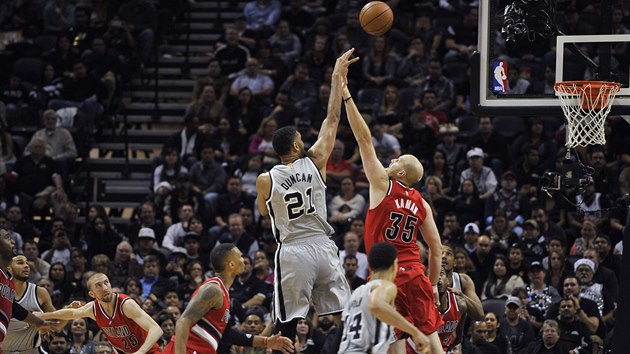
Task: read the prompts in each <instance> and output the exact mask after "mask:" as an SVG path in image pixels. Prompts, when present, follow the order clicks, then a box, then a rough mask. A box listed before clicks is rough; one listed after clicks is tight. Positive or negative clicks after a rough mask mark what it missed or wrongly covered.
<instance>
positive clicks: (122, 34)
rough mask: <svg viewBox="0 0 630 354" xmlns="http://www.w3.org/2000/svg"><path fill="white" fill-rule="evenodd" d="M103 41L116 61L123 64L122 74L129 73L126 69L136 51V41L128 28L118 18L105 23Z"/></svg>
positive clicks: (128, 69)
mask: <svg viewBox="0 0 630 354" xmlns="http://www.w3.org/2000/svg"><path fill="white" fill-rule="evenodd" d="M103 39H104V40H105V43H106V44H107V46H108V47H109V48H110V49H111V50H112V51H113V52H115V53H116V54H117V56H118V60H119V61H120V62H121V64H124V67H125V69H124V70H123V72H124V73H127V71H130V68H128V66H129V63H130V61H131V59H132V58H133V57H134V53H135V50H136V46H137V43H136V40H135V38H134V37H133V35H132V34H131V30H130V26H126V25H125V23H124V22H123V21H122V20H121V19H120V18H118V17H114V18H112V19H111V20H110V21H109V22H108V23H107V30H106V31H105V33H104V34H103Z"/></svg>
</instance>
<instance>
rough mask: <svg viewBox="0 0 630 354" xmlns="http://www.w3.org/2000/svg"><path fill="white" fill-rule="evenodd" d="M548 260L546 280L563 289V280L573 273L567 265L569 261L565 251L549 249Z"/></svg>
mask: <svg viewBox="0 0 630 354" xmlns="http://www.w3.org/2000/svg"><path fill="white" fill-rule="evenodd" d="M555 241H557V240H555ZM547 260H548V268H547V279H545V282H546V283H547V284H549V285H551V286H553V287H554V288H556V289H558V290H559V291H561V290H562V282H563V281H564V278H565V277H566V276H568V275H569V274H570V273H571V268H570V267H567V262H566V260H565V257H564V253H563V252H558V251H549V256H548V257H547ZM543 266H544V263H543Z"/></svg>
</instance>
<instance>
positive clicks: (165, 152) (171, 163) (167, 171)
mask: <svg viewBox="0 0 630 354" xmlns="http://www.w3.org/2000/svg"><path fill="white" fill-rule="evenodd" d="M162 156H163V158H164V163H162V164H161V165H159V166H157V167H156V168H155V170H153V183H152V185H153V186H157V185H158V184H160V182H168V183H170V184H171V185H173V184H174V183H175V180H176V179H177V178H178V177H179V176H180V175H182V174H188V168H186V167H185V166H182V161H181V159H180V155H179V154H178V153H177V150H175V148H172V147H170V146H167V147H164V148H163V149H162Z"/></svg>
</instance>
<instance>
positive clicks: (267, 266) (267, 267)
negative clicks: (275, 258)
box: [254, 249, 275, 285]
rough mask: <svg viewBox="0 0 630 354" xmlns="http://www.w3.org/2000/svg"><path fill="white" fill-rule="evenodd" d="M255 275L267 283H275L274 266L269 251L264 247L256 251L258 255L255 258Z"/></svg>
mask: <svg viewBox="0 0 630 354" xmlns="http://www.w3.org/2000/svg"><path fill="white" fill-rule="evenodd" d="M254 276H256V278H258V279H260V280H262V281H264V282H266V283H269V284H272V285H273V283H274V279H275V276H274V267H272V265H271V263H270V261H269V257H268V256H267V253H266V252H265V251H264V250H262V249H259V250H258V251H256V257H255V258H254Z"/></svg>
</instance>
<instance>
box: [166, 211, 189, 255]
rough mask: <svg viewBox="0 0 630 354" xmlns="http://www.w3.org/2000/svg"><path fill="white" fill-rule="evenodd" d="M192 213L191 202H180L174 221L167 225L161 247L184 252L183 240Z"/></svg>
mask: <svg viewBox="0 0 630 354" xmlns="http://www.w3.org/2000/svg"><path fill="white" fill-rule="evenodd" d="M193 215H194V210H193V206H192V205H191V204H182V205H181V206H180V207H179V209H177V218H176V219H175V221H176V223H174V224H173V225H171V226H169V227H168V229H167V230H166V234H165V235H164V240H163V241H162V247H164V248H166V249H168V250H169V251H171V252H175V251H179V252H182V253H186V249H184V248H183V243H184V242H183V241H184V236H185V235H186V232H187V231H188V226H189V225H188V222H189V221H190V219H191V218H192V217H193Z"/></svg>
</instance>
